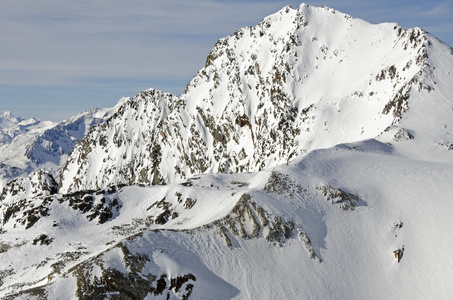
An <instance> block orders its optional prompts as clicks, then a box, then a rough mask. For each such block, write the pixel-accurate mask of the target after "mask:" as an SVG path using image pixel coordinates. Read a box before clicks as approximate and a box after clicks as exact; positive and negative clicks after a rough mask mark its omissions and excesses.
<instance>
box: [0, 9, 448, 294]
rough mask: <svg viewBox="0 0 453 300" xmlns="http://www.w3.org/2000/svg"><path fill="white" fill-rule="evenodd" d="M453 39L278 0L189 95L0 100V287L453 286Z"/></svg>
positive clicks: (187, 290) (91, 290)
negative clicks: (57, 119)
mask: <svg viewBox="0 0 453 300" xmlns="http://www.w3.org/2000/svg"><path fill="white" fill-rule="evenodd" d="M452 72H453V49H452V48H451V47H449V46H447V45H446V44H444V43H442V42H441V41H439V40H438V39H436V38H435V37H433V36H432V35H430V34H429V33H427V32H426V31H424V30H423V29H420V28H413V29H403V28H401V27H400V26H398V25H397V24H394V23H383V24H377V25H372V24H369V23H367V22H365V21H363V20H360V19H355V18H353V17H351V16H349V15H345V14H343V13H341V12H338V11H336V10H333V9H331V8H326V7H322V8H318V7H311V6H309V5H306V4H302V5H301V6H300V7H298V8H297V9H293V8H291V7H284V8H283V9H282V10H280V11H278V12H276V13H275V14H272V15H270V16H268V17H266V18H264V20H263V21H262V22H261V23H260V24H258V25H256V26H254V27H247V28H243V29H240V30H238V31H236V32H235V33H234V34H233V35H231V36H228V37H226V38H223V39H220V40H219V41H218V42H217V43H216V44H215V46H214V48H213V49H212V50H211V52H210V53H209V55H208V57H207V59H206V65H205V66H204V67H203V68H202V69H201V70H200V71H199V72H198V73H197V74H196V75H195V76H194V78H193V79H192V81H191V82H189V83H188V85H187V87H186V90H185V92H184V93H183V94H182V95H179V96H175V95H171V94H168V93H165V92H161V91H157V90H154V89H149V90H146V91H143V92H141V93H139V94H138V95H136V96H134V97H131V98H123V99H121V100H120V101H119V102H118V104H117V105H116V106H114V107H113V108H108V109H92V110H89V111H86V112H83V113H81V114H79V115H77V116H74V117H72V118H71V119H69V120H67V121H63V122H61V123H58V124H55V123H51V122H43V121H39V120H35V119H29V120H22V119H17V118H15V117H13V116H12V115H11V113H9V112H2V113H1V114H0V159H1V161H0V162H1V165H0V172H1V173H0V175H1V176H2V177H1V178H3V181H2V182H1V184H2V185H1V186H0V188H3V192H2V193H1V195H0V238H1V239H0V260H1V261H2V265H0V295H1V296H2V297H5V299H73V298H74V299H154V298H156V299H232V298H234V299H364V298H376V299H389V298H397V299H403V298H406V299H416V298H420V299H427V298H434V299H448V298H451V297H452V296H453V291H452V290H451V288H450V282H451V281H452V280H453V275H452V272H450V269H451V268H449V266H452V265H453V255H452V254H451V253H450V250H449V249H451V247H452V246H453V241H452V239H451V238H450V232H451V231H452V230H453V222H451V216H450V212H451V211H453V201H451V195H452V194H453V185H451V180H452V178H453V152H452V151H451V150H452V149H453V146H452V145H453V138H452V134H453V132H452V134H450V130H451V128H453V118H452V117H453V97H452V95H453V74H452Z"/></svg>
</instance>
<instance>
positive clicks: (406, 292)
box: [0, 140, 453, 299]
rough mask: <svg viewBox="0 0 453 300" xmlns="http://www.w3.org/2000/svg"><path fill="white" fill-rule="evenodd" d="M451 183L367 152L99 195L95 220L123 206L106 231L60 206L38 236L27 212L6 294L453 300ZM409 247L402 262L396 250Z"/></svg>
mask: <svg viewBox="0 0 453 300" xmlns="http://www.w3.org/2000/svg"><path fill="white" fill-rule="evenodd" d="M401 143H402V144H405V145H401V144H399V146H398V147H399V148H401V147H403V148H405V149H410V148H412V147H413V146H414V145H416V144H414V143H415V141H414V140H409V141H404V142H401ZM452 174H453V163H451V162H449V163H445V162H444V163H434V162H426V161H418V160H414V159H410V158H408V157H405V156H402V155H399V154H398V153H397V150H396V149H395V148H394V147H393V146H391V145H387V144H384V143H381V142H378V141H376V140H368V141H364V142H361V143H355V144H342V145H338V146H335V147H333V148H329V149H325V150H316V151H313V152H311V153H310V154H308V155H307V156H305V157H304V158H303V159H298V160H297V161H295V162H294V163H291V164H290V165H289V166H280V167H276V168H274V169H273V170H270V171H262V172H258V173H245V174H231V175H204V176H200V177H199V178H195V179H193V180H190V181H187V182H182V183H180V184H177V183H175V184H171V185H166V186H154V187H139V186H130V187H124V188H121V189H119V190H117V189H115V188H113V189H112V190H111V191H109V192H107V191H103V192H98V193H94V192H92V193H93V198H94V202H93V207H95V206H96V204H99V203H101V202H100V199H101V198H104V199H106V200H105V203H113V202H112V199H117V201H116V205H113V206H112V207H114V209H112V211H113V213H112V216H111V217H110V218H108V221H106V222H105V223H102V224H99V221H98V219H97V217H96V218H93V219H92V221H89V219H90V218H89V215H90V214H92V211H91V210H89V209H88V208H87V209H86V210H87V212H85V213H81V212H80V211H83V207H80V206H79V207H77V205H74V204H72V206H71V200H70V199H69V200H68V198H65V197H68V196H62V195H54V196H53V198H52V197H51V198H48V200H47V204H45V205H44V206H47V207H48V209H47V210H46V215H47V216H46V217H41V218H40V219H39V220H38V221H37V222H36V223H35V224H34V225H33V226H31V227H30V228H29V229H27V230H25V229H24V227H25V226H26V224H25V225H21V224H20V221H19V220H20V219H21V218H20V217H21V216H22V214H23V211H19V212H17V213H16V215H15V216H14V217H11V218H10V219H9V220H8V221H6V223H5V224H4V225H3V226H2V230H3V231H6V232H4V233H3V234H2V235H1V236H2V249H6V250H3V251H4V253H1V254H0V256H1V261H2V264H3V267H2V274H3V275H2V283H3V285H2V287H1V291H2V295H7V294H15V293H16V294H15V295H16V296H15V297H18V298H19V299H31V298H33V296H37V295H41V296H42V295H46V297H48V298H52V299H56V298H72V297H75V296H76V294H77V295H78V296H79V297H82V296H81V295H82V294H83V293H85V297H88V298H90V296H89V295H90V293H92V296H91V297H93V298H94V297H95V296H97V297H99V296H101V295H103V296H102V297H107V295H109V293H110V295H118V294H119V292H120V291H121V295H122V297H123V299H124V297H127V296H131V295H135V297H138V296H140V297H145V296H146V295H148V297H147V298H149V299H152V298H153V297H152V296H153V295H155V296H159V297H160V298H166V297H167V293H169V294H170V295H171V298H170V299H173V298H178V297H182V296H183V295H186V296H187V293H188V291H189V290H190V292H191V297H193V299H231V298H238V299H251V298H253V299H264V298H267V299H269V298H272V299H294V298H303V299H306V298H309V299H313V298H317V299H330V298H341V299H363V298H375V299H389V298H397V299H403V298H411V299H426V298H434V299H448V298H450V297H451V296H452V290H451V286H450V283H451V281H452V280H453V273H451V272H450V270H451V269H452V267H453V257H452V255H451V253H450V249H451V247H452V240H451V237H450V232H451V230H453V223H452V222H451V218H450V212H451V211H452V209H453V204H452V202H451V194H452V193H453V186H452V185H451V178H452ZM326 187H327V189H326ZM329 189H330V194H329V193H324V192H323V191H325V190H329ZM339 191H340V192H339ZM244 195H249V197H247V196H244ZM329 195H330V196H332V195H336V196H338V197H336V198H335V197H333V199H331V200H330V201H328V200H327V199H329ZM345 195H346V196H345ZM70 197H72V198H73V202H75V200H74V199H77V198H78V199H85V200H86V196H84V195H83V194H79V195H73V196H70ZM84 197H85V198H84ZM188 199H190V200H188ZM241 200H242V203H243V204H244V205H242V206H241V204H240V203H241ZM33 201H36V200H31V202H32V203H33ZM342 201H343V202H342ZM82 202H83V201H82ZM82 202H80V203H82ZM85 202H87V201H85ZM335 202H338V203H335ZM37 203H38V202H37ZM80 203H79V204H80ZM32 206H33V204H32V205H31V206H30V207H32ZM246 206H247V207H248V208H249V209H246V208H245V207H246ZM235 207H240V208H241V209H236V210H235V209H234V208H235ZM341 207H343V209H341ZM350 208H352V209H350ZM24 210H25V209H24ZM79 210H80V211H79ZM163 215H164V216H166V217H165V218H162V216H163ZM279 217H280V218H281V219H280V221H278V220H279ZM159 220H160V221H159ZM216 220H217V221H216ZM264 220H268V222H269V223H272V224H267V225H264V224H265V221H264ZM3 222H5V221H4V220H3ZM14 224H16V225H14ZM241 224H242V225H241ZM255 224H258V225H255ZM279 224H280V225H279ZM282 224H283V225H282ZM272 226H275V227H272ZM285 226H286V227H285ZM14 227H15V228H14ZM256 228H258V229H257V231H255V229H256ZM183 229H187V230H183ZM235 230H236V233H234V231H235ZM254 232H255V233H254ZM272 232H274V233H276V234H274V235H273V234H271V233H272ZM43 234H44V235H45V236H44V237H43V236H42V235H43ZM225 236H227V238H225ZM93 237H95V238H93ZM47 243H48V245H47ZM403 248H404V252H403V255H402V257H401V260H400V262H399V263H398V262H397V260H396V259H395V257H394V254H393V251H394V250H397V249H403ZM321 261H322V262H321ZM114 270H118V271H114ZM184 276H186V278H188V279H187V281H185V282H183V283H182V288H181V289H179V290H176V288H175V285H173V287H171V283H170V282H171V279H175V278H184ZM108 278H109V279H110V281H109V279H108ZM133 278H135V281H134V279H133ZM139 278H142V281H143V280H144V281H145V283H140V282H139V280H138V279H139ZM143 278H148V280H149V281H147V280H145V279H143ZM150 278H151V279H150ZM153 278H154V279H153ZM159 279H162V280H161V289H159V288H158V286H159V283H158V280H159ZM181 282H182V281H181ZM115 286H116V288H115ZM30 287H36V288H34V289H31V290H28V291H27V289H28V288H30ZM21 290H22V292H19V291H21ZM96 290H97V292H96ZM159 291H160V293H161V294H159ZM18 292H19V293H18ZM17 293H18V294H17ZM20 295H22V296H20ZM19 296H20V297H19ZM131 297H132V296H131Z"/></svg>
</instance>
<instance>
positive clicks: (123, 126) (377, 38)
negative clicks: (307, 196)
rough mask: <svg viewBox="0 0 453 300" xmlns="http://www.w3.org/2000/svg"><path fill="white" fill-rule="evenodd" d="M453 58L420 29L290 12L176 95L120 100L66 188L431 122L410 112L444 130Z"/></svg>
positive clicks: (305, 9) (161, 177) (238, 40)
mask: <svg viewBox="0 0 453 300" xmlns="http://www.w3.org/2000/svg"><path fill="white" fill-rule="evenodd" d="M370 57H372V59H370ZM452 63H453V55H452V51H451V48H450V47H448V46H446V45H445V44H443V43H442V42H440V41H438V40H437V39H436V38H434V37H433V36H431V35H430V34H428V33H426V32H425V31H423V30H421V29H419V28H414V29H409V30H404V29H402V28H401V27H399V26H398V25H396V24H393V23H392V24H391V23H386V24H378V25H372V24H369V23H366V22H365V21H362V20H359V19H354V18H352V17H350V16H348V15H345V14H342V13H339V12H336V11H334V10H332V9H328V8H316V7H309V6H307V5H305V4H304V5H301V6H300V7H299V8H297V9H291V8H289V7H286V8H283V9H282V10H281V11H279V12H277V13H275V14H273V15H271V16H269V17H266V18H265V19H264V20H263V21H262V22H261V23H260V24H258V25H257V26H254V27H250V28H243V29H240V30H238V31H236V33H235V34H234V35H233V36H229V37H226V38H224V39H221V40H219V41H218V42H217V44H216V45H215V47H214V49H213V50H212V51H211V52H210V54H209V56H208V58H207V61H206V66H205V67H204V68H203V69H201V70H200V71H199V72H198V73H197V74H196V75H195V76H194V78H193V80H192V81H191V82H190V83H189V84H188V85H187V88H186V91H185V93H184V94H182V95H180V96H179V97H175V96H172V95H169V94H165V93H162V92H159V91H155V90H149V91H145V92H143V93H141V94H138V95H137V96H135V97H133V98H132V99H131V100H130V101H129V102H126V103H124V104H123V106H122V107H121V109H120V110H119V111H120V112H121V113H118V114H117V115H114V116H112V118H111V119H110V120H109V121H108V122H107V123H106V125H103V126H97V127H95V128H94V129H93V131H92V132H90V134H89V135H88V136H87V137H85V139H84V141H83V142H81V143H80V144H78V145H77V146H76V147H75V148H74V151H73V152H72V154H71V156H70V157H69V158H68V160H67V163H66V165H65V166H64V168H63V172H62V174H63V177H62V180H61V192H72V191H77V190H83V189H96V188H104V187H107V186H109V185H112V184H137V183H139V184H148V183H154V184H165V183H171V182H175V181H176V180H181V179H183V178H188V177H190V176H193V175H194V174H199V173H218V172H221V173H236V172H245V171H249V172H252V171H259V170H265V169H268V168H269V167H273V166H276V165H279V164H282V163H286V162H288V161H291V160H292V159H294V158H295V157H298V156H300V155H301V154H304V153H308V152H309V151H311V150H314V149H320V148H326V147H331V146H333V145H335V144H338V143H342V142H353V141H360V140H363V139H368V138H375V137H377V136H379V135H381V134H382V133H383V132H384V131H385V130H386V129H387V128H388V127H391V126H392V125H397V126H400V127H403V128H406V127H409V126H410V128H406V129H407V130H412V131H414V132H415V131H420V134H421V132H422V131H423V130H425V129H424V127H431V126H435V125H433V124H432V123H431V120H428V118H426V117H418V116H417V117H416V118H415V119H416V121H417V122H416V123H414V122H412V121H409V120H408V118H409V117H408V116H407V114H406V112H407V111H408V110H410V109H411V108H412V106H414V110H415V106H418V107H420V109H419V108H417V111H418V114H419V115H423V114H424V112H425V108H428V109H430V110H433V114H432V115H433V116H436V117H437V116H438V114H437V113H439V114H441V115H442V116H444V117H443V119H445V124H442V125H441V124H439V126H438V128H437V129H436V130H437V131H439V132H440V131H442V130H443V129H442V126H444V125H445V126H447V127H449V126H452V125H453V124H451V121H449V118H448V116H449V115H450V108H448V109H447V110H445V108H446V107H448V106H449V105H451V99H450V96H449V95H450V94H449V93H450V91H451V82H452V80H453V74H451V69H452ZM439 104H440V106H439ZM436 117H435V118H436ZM406 123H407V124H406ZM398 129H399V128H398ZM429 132H431V131H429ZM428 138H429V137H428ZM436 139H437V140H435V141H429V143H430V144H432V143H436V144H438V143H449V142H447V139H448V136H446V135H444V136H443V137H440V136H439V137H436ZM427 142H428V141H427Z"/></svg>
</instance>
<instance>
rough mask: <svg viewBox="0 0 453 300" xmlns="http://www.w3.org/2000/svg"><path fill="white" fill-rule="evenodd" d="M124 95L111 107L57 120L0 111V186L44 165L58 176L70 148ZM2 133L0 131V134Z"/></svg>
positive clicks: (111, 110)
mask: <svg viewBox="0 0 453 300" xmlns="http://www.w3.org/2000/svg"><path fill="white" fill-rule="evenodd" d="M126 100H127V98H122V99H121V100H120V101H119V102H118V103H117V105H115V106H114V107H112V108H102V109H99V108H93V109H89V110H87V111H84V112H82V113H79V114H77V115H76V116H74V117H71V118H70V119H68V120H65V121H62V122H60V123H54V122H50V121H41V120H36V119H34V118H31V119H27V120H23V119H21V118H15V117H14V116H12V114H11V113H10V112H8V111H5V112H2V113H1V114H0V126H1V127H0V139H1V138H2V136H3V137H4V138H3V143H1V142H0V159H1V164H0V190H1V189H2V187H3V185H4V184H5V183H6V182H5V181H7V180H9V179H13V178H15V177H17V176H26V175H28V174H30V173H31V172H35V171H38V170H39V169H44V170H46V171H47V172H50V173H51V174H52V175H53V176H55V177H56V178H58V175H59V171H60V167H61V165H62V164H63V163H64V162H65V161H66V158H67V156H68V155H69V153H70V152H71V150H72V148H73V147H74V146H75V145H76V144H77V142H78V141H80V140H81V139H82V138H83V137H84V136H85V135H86V134H87V133H88V131H89V129H90V128H91V127H92V126H93V125H97V124H100V123H102V122H103V121H104V120H105V119H106V118H108V117H109V116H110V115H111V114H112V113H113V112H115V111H116V110H117V109H118V107H119V106H121V104H122V103H123V102H124V101H126ZM2 134H3V135H2Z"/></svg>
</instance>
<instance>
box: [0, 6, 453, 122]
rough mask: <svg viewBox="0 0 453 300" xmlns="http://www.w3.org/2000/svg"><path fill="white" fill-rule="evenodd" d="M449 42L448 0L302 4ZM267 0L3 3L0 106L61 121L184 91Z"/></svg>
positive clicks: (260, 13) (451, 15) (259, 15)
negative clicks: (220, 43)
mask: <svg viewBox="0 0 453 300" xmlns="http://www.w3.org/2000/svg"><path fill="white" fill-rule="evenodd" d="M305 2H306V3H307V4H309V5H313V6H323V5H325V6H329V7H332V8H334V9H336V10H339V11H341V12H344V13H347V14H350V15H351V16H353V17H356V18H361V19H364V20H366V21H368V22H370V23H380V22H396V23H398V24H399V25H401V26H402V27H404V28H411V27H421V28H423V29H425V30H427V31H429V32H430V33H432V34H433V35H435V36H437V37H438V38H439V39H441V40H442V41H444V42H445V43H447V44H448V45H450V46H453V0H448V1H441V0H429V1H427V0H425V1H419V0H411V1H409V0H408V1H397V0H393V1H391V0H381V1H369V0H344V1H340V0H337V1H335V0H331V1H305ZM301 3H302V2H299V1H279V0H276V1H270V0H267V1H265V0H252V1H251V0H247V1H242V0H233V1H220V0H217V1H215V0H191V1H187V0H167V1H162V0H159V1H158V0H129V1H120V0H73V1H55V0H1V1H0V41H1V42H0V43H1V44H0V45H1V46H0V110H10V111H11V112H12V113H13V115H15V116H16V117H26V118H28V117H37V118H40V119H43V120H53V121H61V120H63V119H66V118H69V117H70V116H72V115H74V114H76V113H78V112H81V111H83V110H85V109H88V108H91V107H111V106H113V105H115V103H116V102H117V101H118V100H119V99H120V97H122V96H133V95H135V94H137V93H138V92H140V91H141V90H144V89H147V88H151V87H152V88H157V89H161V90H164V91H167V92H171V93H174V94H180V93H182V92H183V90H184V87H185V85H186V84H187V83H188V82H189V81H190V80H191V79H192V77H193V75H194V74H195V73H196V72H197V71H198V70H199V69H200V68H202V67H203V66H204V62H205V59H206V56H207V54H208V53H209V50H210V49H211V48H212V47H213V45H214V44H215V42H216V41H217V40H218V39H219V38H222V37H224V36H226V35H230V34H232V33H234V31H236V30H237V29H239V28H242V27H244V26H253V25H256V24H257V23H259V22H260V21H261V20H262V19H263V18H264V17H265V16H267V15H269V14H271V13H273V12H276V11H277V10H279V9H281V8H282V7H284V6H285V5H291V6H292V7H293V8H296V7H298V6H299V5H300V4H301Z"/></svg>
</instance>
